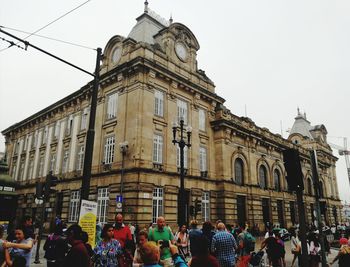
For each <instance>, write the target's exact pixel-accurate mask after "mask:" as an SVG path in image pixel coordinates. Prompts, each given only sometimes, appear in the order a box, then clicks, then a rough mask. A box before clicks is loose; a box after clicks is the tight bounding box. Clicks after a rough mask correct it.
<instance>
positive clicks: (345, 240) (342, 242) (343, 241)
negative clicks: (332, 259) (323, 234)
mask: <svg viewBox="0 0 350 267" xmlns="http://www.w3.org/2000/svg"><path fill="white" fill-rule="evenodd" d="M348 242H349V240H347V239H346V238H345V237H342V238H340V239H339V244H340V245H341V246H344V245H345V246H346V245H348Z"/></svg>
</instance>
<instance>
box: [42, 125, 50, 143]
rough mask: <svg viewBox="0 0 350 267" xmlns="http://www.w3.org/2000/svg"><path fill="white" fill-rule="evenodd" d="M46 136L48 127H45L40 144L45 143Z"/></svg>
mask: <svg viewBox="0 0 350 267" xmlns="http://www.w3.org/2000/svg"><path fill="white" fill-rule="evenodd" d="M48 136H49V127H48V126H46V127H45V129H44V132H43V138H42V144H46V143H47V139H48Z"/></svg>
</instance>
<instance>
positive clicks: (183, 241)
mask: <svg viewBox="0 0 350 267" xmlns="http://www.w3.org/2000/svg"><path fill="white" fill-rule="evenodd" d="M175 241H176V245H177V247H178V249H179V252H180V254H181V255H182V256H183V257H184V258H186V257H187V256H188V255H189V241H190V239H189V235H188V232H187V226H186V225H182V226H181V227H179V231H178V232H177V233H176V234H175Z"/></svg>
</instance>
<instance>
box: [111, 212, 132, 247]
mask: <svg viewBox="0 0 350 267" xmlns="http://www.w3.org/2000/svg"><path fill="white" fill-rule="evenodd" d="M113 235H114V239H117V240H118V241H119V243H120V245H121V246H122V248H125V245H129V243H130V242H131V241H132V236H131V231H130V228H129V227H128V226H126V225H125V224H124V223H123V215H121V214H120V213H118V214H116V215H115V224H114V231H113Z"/></svg>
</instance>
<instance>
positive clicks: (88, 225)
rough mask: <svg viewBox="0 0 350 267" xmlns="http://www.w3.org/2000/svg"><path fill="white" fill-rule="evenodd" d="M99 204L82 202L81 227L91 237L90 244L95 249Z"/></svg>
mask: <svg viewBox="0 0 350 267" xmlns="http://www.w3.org/2000/svg"><path fill="white" fill-rule="evenodd" d="M96 218H97V202H93V201H88V200H84V199H83V200H82V201H81V207H80V216H79V225H80V226H81V228H82V229H83V231H85V232H87V233H88V235H89V240H88V243H89V244H90V245H91V247H92V248H94V247H95V236H96Z"/></svg>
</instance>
